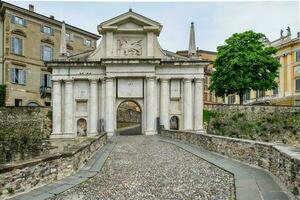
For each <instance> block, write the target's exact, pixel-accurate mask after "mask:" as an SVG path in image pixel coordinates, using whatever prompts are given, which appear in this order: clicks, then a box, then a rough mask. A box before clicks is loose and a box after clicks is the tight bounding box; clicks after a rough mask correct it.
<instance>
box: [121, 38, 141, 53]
mask: <svg viewBox="0 0 300 200" xmlns="http://www.w3.org/2000/svg"><path fill="white" fill-rule="evenodd" d="M142 53H143V52H142V40H141V39H140V40H129V39H119V40H118V54H119V55H122V56H141V55H142Z"/></svg>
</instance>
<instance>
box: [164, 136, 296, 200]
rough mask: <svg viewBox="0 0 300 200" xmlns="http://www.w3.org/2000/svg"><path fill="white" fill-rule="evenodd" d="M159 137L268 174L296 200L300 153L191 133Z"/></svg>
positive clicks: (269, 145) (283, 148)
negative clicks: (214, 153) (240, 162)
mask: <svg viewBox="0 0 300 200" xmlns="http://www.w3.org/2000/svg"><path fill="white" fill-rule="evenodd" d="M161 134H162V136H163V137H167V138H171V139H177V140H182V141H185V142H188V143H191V144H194V145H197V146H199V147H202V148H204V149H207V150H209V151H214V152H217V153H220V154H223V155H225V156H228V157H230V158H233V159H236V160H240V161H242V162H245V163H248V164H251V165H256V166H259V167H262V168H264V169H266V170H268V171H270V172H271V173H272V174H273V175H275V176H276V177H278V178H279V179H280V180H281V181H282V182H283V183H284V184H285V185H286V187H287V188H288V189H289V190H290V191H291V192H292V193H293V194H294V195H295V196H296V198H298V199H300V151H299V149H295V148H293V147H290V146H286V145H277V144H272V143H265V142H256V141H252V140H244V139H235V138H230V137H223V136H215V135H208V134H196V133H193V132H183V131H169V130H163V131H162V133H161Z"/></svg>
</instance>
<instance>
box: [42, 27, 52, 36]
mask: <svg viewBox="0 0 300 200" xmlns="http://www.w3.org/2000/svg"><path fill="white" fill-rule="evenodd" d="M41 32H42V33H46V34H47V35H54V30H53V28H51V27H50V26H45V25H41Z"/></svg>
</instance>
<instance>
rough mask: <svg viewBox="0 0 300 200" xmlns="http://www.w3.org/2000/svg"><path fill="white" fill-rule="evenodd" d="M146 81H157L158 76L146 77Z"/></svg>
mask: <svg viewBox="0 0 300 200" xmlns="http://www.w3.org/2000/svg"><path fill="white" fill-rule="evenodd" d="M146 79H147V80H154V79H156V76H146Z"/></svg>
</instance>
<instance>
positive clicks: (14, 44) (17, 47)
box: [10, 36, 23, 55]
mask: <svg viewBox="0 0 300 200" xmlns="http://www.w3.org/2000/svg"><path fill="white" fill-rule="evenodd" d="M10 46H11V53H13V54H17V55H23V40H22V39H21V38H18V37H15V36H13V37H11V43H10Z"/></svg>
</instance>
